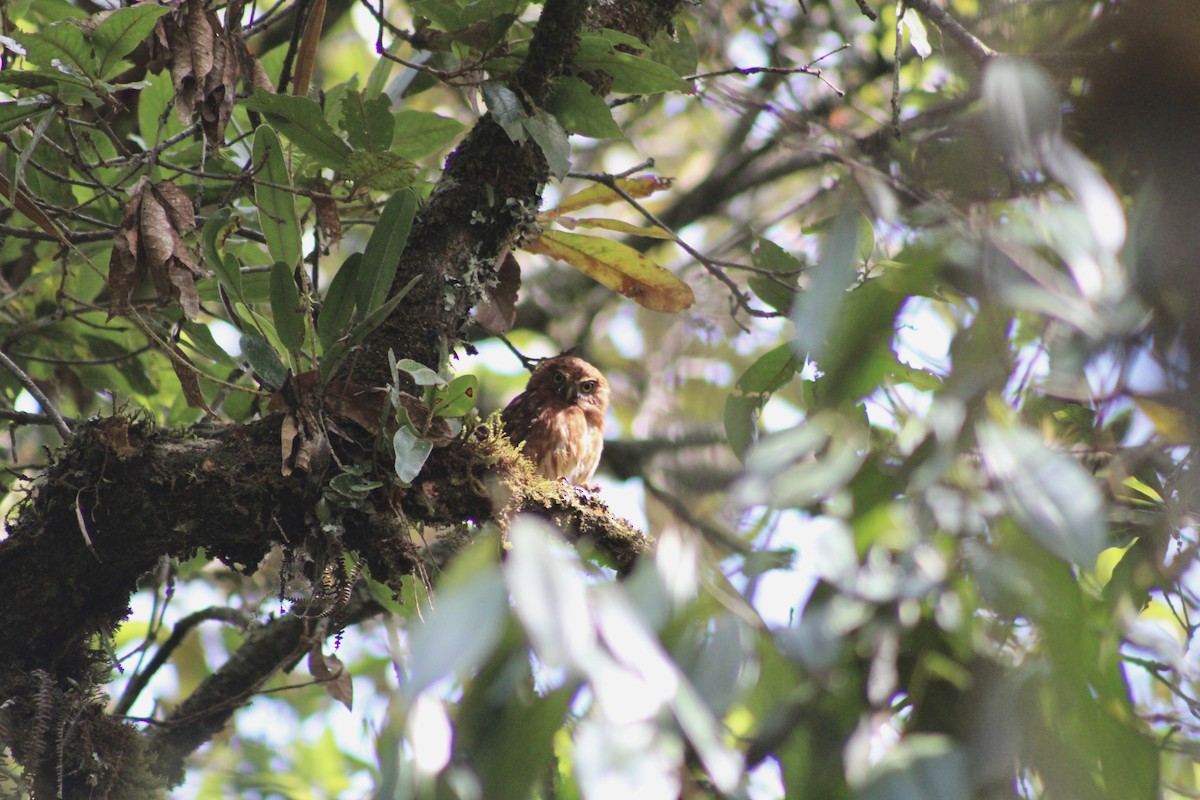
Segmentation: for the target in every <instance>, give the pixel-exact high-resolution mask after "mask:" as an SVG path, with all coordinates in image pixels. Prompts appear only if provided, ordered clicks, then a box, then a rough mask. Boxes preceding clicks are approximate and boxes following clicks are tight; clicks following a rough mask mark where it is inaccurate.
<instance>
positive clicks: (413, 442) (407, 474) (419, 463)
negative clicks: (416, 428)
mask: <svg viewBox="0 0 1200 800" xmlns="http://www.w3.org/2000/svg"><path fill="white" fill-rule="evenodd" d="M392 448H393V449H394V450H395V451H396V462H395V470H396V477H397V478H399V479H400V480H401V481H402V482H404V483H405V484H406V485H407V484H411V483H412V482H413V481H415V480H416V479H417V476H418V475H420V474H421V468H422V467H424V466H425V460H426V459H427V458H429V454H430V453H432V452H433V443H432V442H430V441H429V440H428V439H422V438H421V437H420V436H417V434H415V433H413V430H412V428H409V427H408V426H407V425H405V426H402V427H401V428H400V429H399V430H397V431H396V435H395V436H393V437H392Z"/></svg>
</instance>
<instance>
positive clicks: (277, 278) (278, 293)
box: [271, 261, 304, 362]
mask: <svg viewBox="0 0 1200 800" xmlns="http://www.w3.org/2000/svg"><path fill="white" fill-rule="evenodd" d="M293 273H294V269H293V268H292V267H290V266H288V265H287V264H285V263H284V262H282V261H276V262H275V265H274V266H273V267H271V319H273V320H274V321H275V332H276V333H277V334H279V341H280V342H282V343H283V346H284V348H285V349H286V350H287V352H288V353H289V354H290V355H291V356H292V359H293V362H294V360H295V358H296V354H297V353H298V352H299V350H300V348H301V347H302V346H303V345H304V306H303V305H302V304H301V302H300V290H299V288H298V287H297V286H296V278H295V275H294V274H293Z"/></svg>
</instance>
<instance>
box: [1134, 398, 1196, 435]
mask: <svg viewBox="0 0 1200 800" xmlns="http://www.w3.org/2000/svg"><path fill="white" fill-rule="evenodd" d="M1134 402H1135V403H1136V404H1137V407H1138V408H1139V409H1140V410H1141V412H1142V413H1143V414H1145V415H1146V416H1147V417H1148V418H1149V420H1150V422H1151V423H1152V424H1153V425H1154V429H1155V430H1156V431H1158V433H1159V435H1160V436H1162V437H1163V439H1165V440H1166V442H1167V444H1191V443H1192V432H1191V430H1190V429H1189V427H1188V422H1187V417H1186V416H1185V415H1184V413H1183V411H1182V410H1181V409H1179V408H1176V407H1175V406H1169V405H1166V404H1165V403H1160V402H1158V401H1157V400H1151V399H1150V398H1148V397H1138V398H1136V399H1135V400H1134Z"/></svg>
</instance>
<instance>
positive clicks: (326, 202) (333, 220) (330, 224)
mask: <svg viewBox="0 0 1200 800" xmlns="http://www.w3.org/2000/svg"><path fill="white" fill-rule="evenodd" d="M319 188H320V189H322V190H325V189H327V188H328V187H327V186H325V185H322V186H320V187H319ZM313 208H315V209H316V210H317V224H318V225H320V226H321V231H322V232H323V233H324V234H325V241H326V242H327V243H329V244H334V243H336V242H338V241H341V238H342V218H341V217H340V216H339V215H338V210H337V203H335V202H334V200H333V198H332V197H322V196H315V197H313Z"/></svg>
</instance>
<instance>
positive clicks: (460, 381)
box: [433, 375, 479, 417]
mask: <svg viewBox="0 0 1200 800" xmlns="http://www.w3.org/2000/svg"><path fill="white" fill-rule="evenodd" d="M478 396H479V379H478V378H476V377H475V376H474V375H459V376H458V377H457V378H455V379H454V380H452V381H450V385H449V386H446V387H445V388H443V389H439V390H438V391H437V392H436V393H435V394H434V396H433V414H434V416H436V417H461V416H464V415H465V414H467V413H469V412H470V411H471V409H473V408H474V407H475V398H477V397H478Z"/></svg>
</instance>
